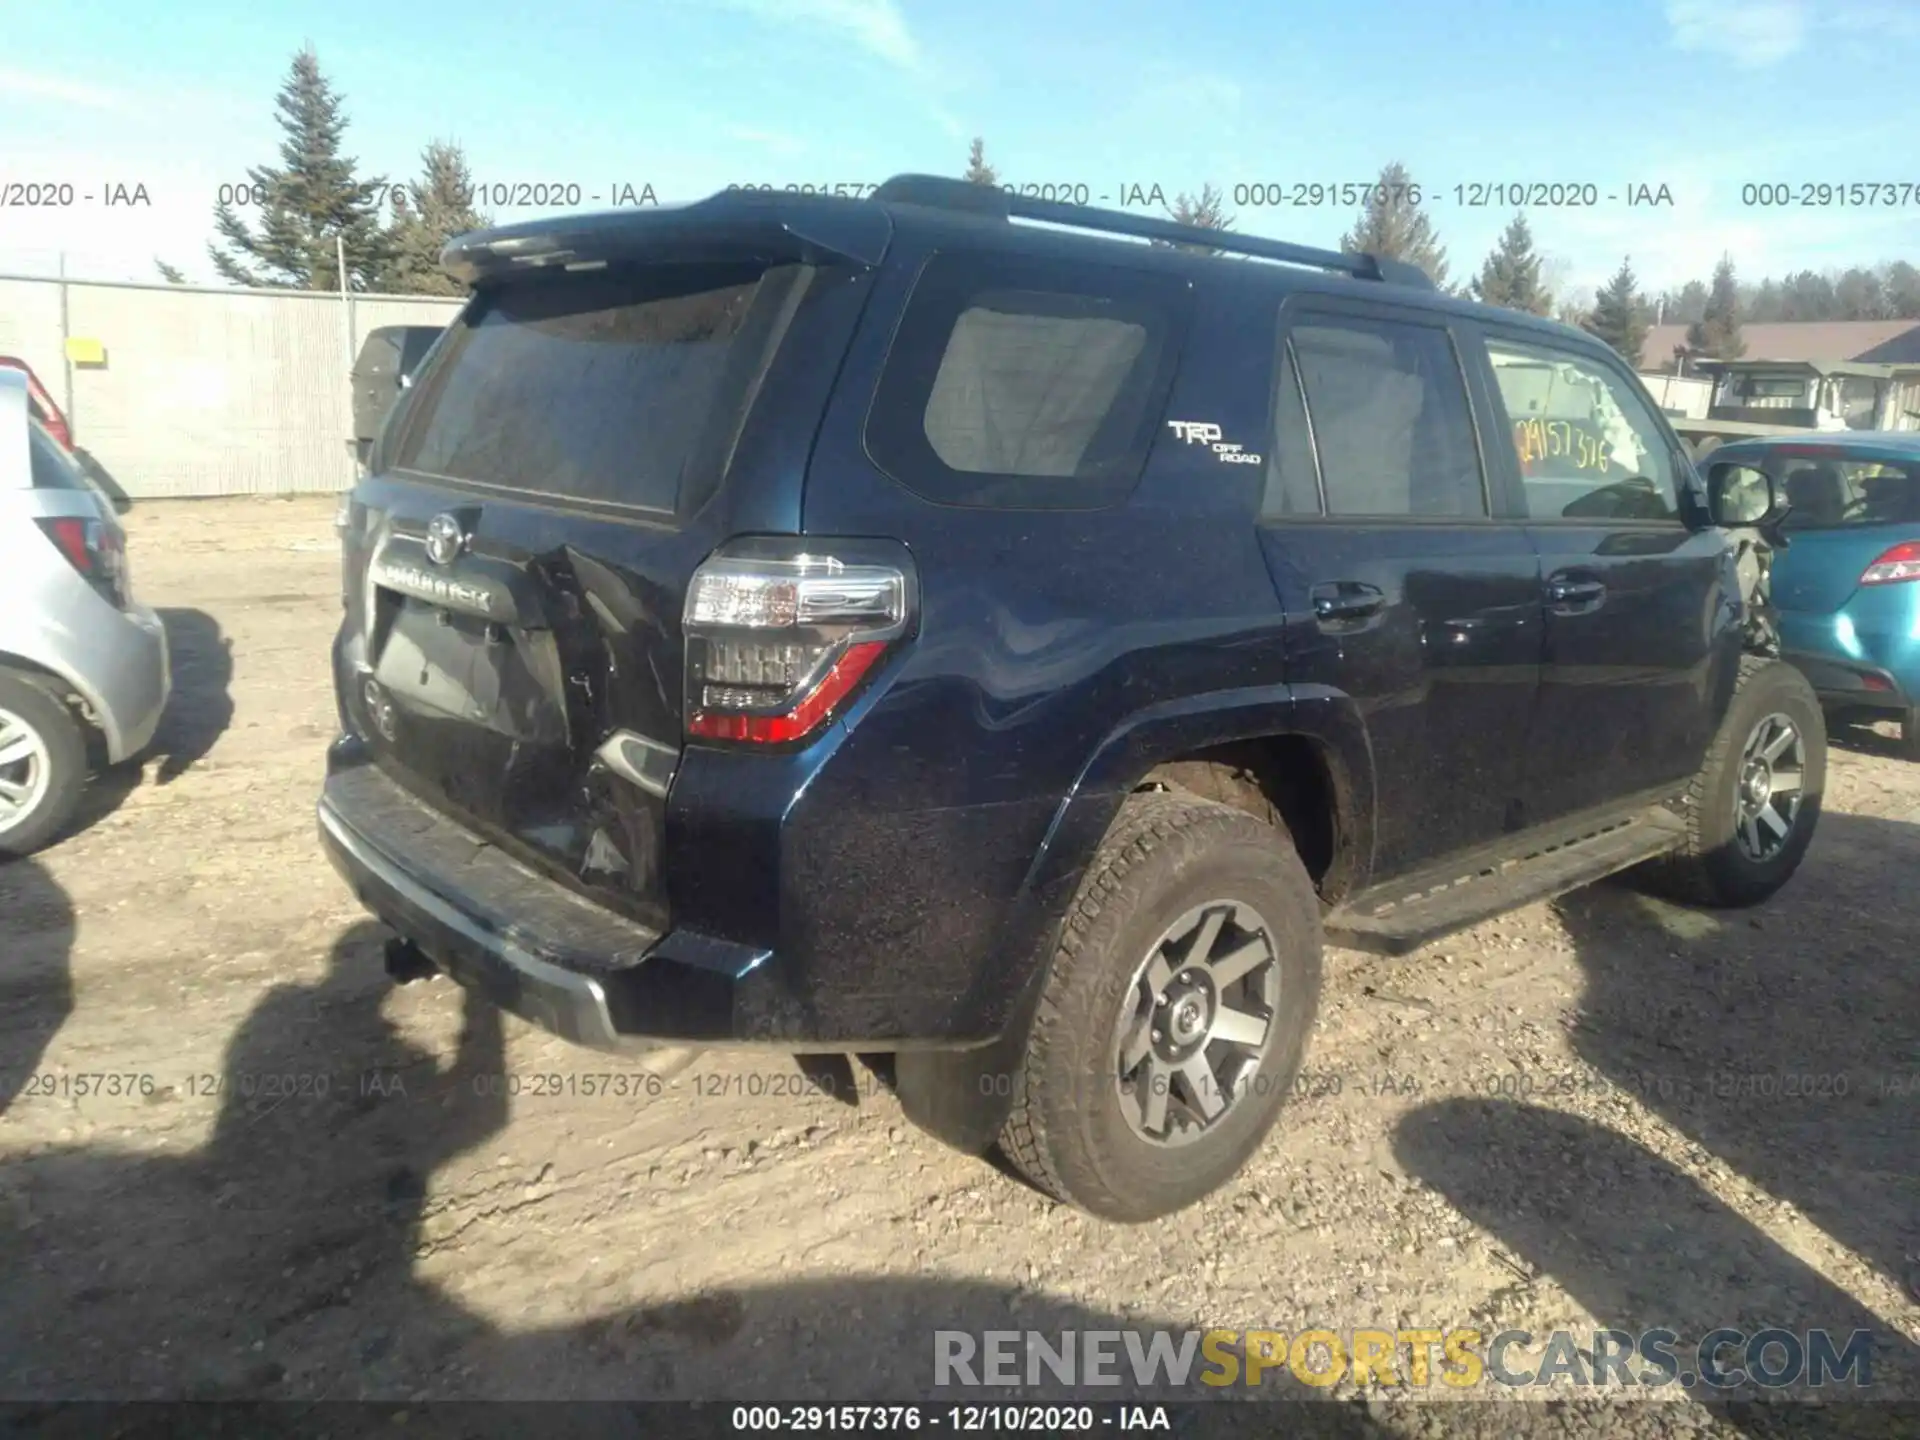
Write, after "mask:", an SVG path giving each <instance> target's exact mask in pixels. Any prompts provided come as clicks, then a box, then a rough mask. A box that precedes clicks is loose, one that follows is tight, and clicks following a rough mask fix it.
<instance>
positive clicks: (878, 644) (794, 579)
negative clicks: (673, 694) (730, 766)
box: [684, 541, 914, 745]
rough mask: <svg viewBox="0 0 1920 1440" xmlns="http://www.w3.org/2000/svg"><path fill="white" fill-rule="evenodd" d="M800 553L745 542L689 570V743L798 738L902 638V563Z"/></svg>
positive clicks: (907, 585) (909, 599)
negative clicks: (776, 550) (690, 578)
mask: <svg viewBox="0 0 1920 1440" xmlns="http://www.w3.org/2000/svg"><path fill="white" fill-rule="evenodd" d="M806 543H807V545H808V549H807V551H806V553H788V554H784V555H782V554H779V553H776V552H775V546H774V544H772V543H770V542H764V541H754V542H747V543H746V545H744V546H742V547H740V548H738V549H735V548H733V547H729V549H728V550H727V551H725V552H722V553H719V554H716V555H714V556H713V557H712V558H710V559H709V560H707V562H706V563H705V564H703V565H702V566H701V567H700V568H699V569H698V570H696V571H695V572H694V574H693V580H692V583H691V584H690V585H689V586H688V589H687V604H686V610H685V615H684V621H685V628H686V635H687V697H686V698H687V704H686V715H687V718H686V731H687V735H688V737H689V738H691V739H696V740H731V741H738V742H743V743H746V744H754V745H782V744H788V743H791V742H793V741H796V740H804V739H806V738H807V737H808V736H809V735H812V734H813V733H814V732H815V731H817V730H819V729H820V728H821V727H822V726H823V725H825V724H826V722H827V721H828V720H829V719H830V718H831V717H832V716H833V715H834V714H835V713H836V712H837V711H838V710H839V709H840V708H841V706H842V705H843V704H844V702H845V701H847V700H848V699H849V698H850V697H851V696H852V695H853V694H854V693H855V692H856V691H857V690H858V689H859V688H860V686H861V684H862V683H863V682H864V681H865V680H866V679H867V677H868V676H869V675H870V674H872V673H873V671H874V670H875V668H876V667H877V666H878V665H879V664H880V662H881V660H882V659H883V658H884V657H885V656H886V654H887V653H888V651H889V650H891V649H892V648H893V647H894V646H895V645H896V644H897V643H898V642H900V641H901V640H902V639H904V637H905V636H906V634H907V632H908V629H909V625H910V621H911V618H912V610H913V603H914V602H913V584H912V577H911V575H910V574H909V572H908V568H907V565H906V563H905V559H904V553H903V555H902V561H901V563H900V564H897V565H896V564H892V563H886V562H884V561H876V560H875V559H874V558H873V557H872V556H871V555H870V554H865V553H849V554H847V555H845V556H843V555H841V554H837V553H835V549H836V547H834V546H833V545H832V544H831V543H830V542H829V543H822V542H818V541H809V542H806ZM870 548H871V547H869V546H867V545H859V544H855V545H854V546H853V547H852V549H853V550H854V551H860V552H865V551H868V550H870Z"/></svg>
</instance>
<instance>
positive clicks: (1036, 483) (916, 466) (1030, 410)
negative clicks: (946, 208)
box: [867, 253, 1186, 509]
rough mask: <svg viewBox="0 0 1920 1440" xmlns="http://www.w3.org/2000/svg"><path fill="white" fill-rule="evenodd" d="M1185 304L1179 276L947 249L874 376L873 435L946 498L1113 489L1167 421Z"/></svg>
mask: <svg viewBox="0 0 1920 1440" xmlns="http://www.w3.org/2000/svg"><path fill="white" fill-rule="evenodd" d="M1185 307H1186V292H1185V287H1184V285H1183V284H1181V283H1180V282H1178V281H1176V280H1173V279H1171V278H1170V277H1164V276H1157V275H1150V274H1146V273H1143V272H1137V271H1128V270H1119V269H1114V268H1110V267H1106V266H1082V265H1075V266H1066V265H1061V264H1059V263H1057V262H1052V261H1044V260H1033V259H1027V258H1015V257H1006V256H996V257H988V256H984V255H966V254H959V253H951V254H943V255H937V256H935V257H934V258H933V259H932V260H931V261H929V262H928V264H927V266H926V268H925V269H924V270H923V271H922V272H921V275H920V278H919V280H918V281H917V282H916V284H915V286H914V291H913V297H912V299H911V300H910V301H909V302H908V304H907V310H906V313H905V315H904V316H903V317H902V318H901V322H900V329H899V333H898V334H897V335H896V337H895V339H894V345H893V349H892V352H891V354H890V355H889V358H888V361H887V368H886V370H885V371H884V372H883V373H882V375H881V377H880V384H879V387H878V389H877V390H876V392H875V395H874V403H873V409H872V411H871V413H870V415H869V417H868V421H867V448H868V451H869V453H871V454H872V456H873V457H874V459H875V460H876V461H877V462H878V463H879V464H880V466H881V467H882V468H883V469H885V470H886V471H887V473H888V474H890V475H892V476H893V477H894V479H896V480H898V481H899V482H900V483H901V484H903V485H905V486H906V487H907V488H908V489H910V490H913V491H915V492H917V493H919V494H921V495H924V496H926V497H927V498H928V499H930V500H935V501H938V502H941V503H943V504H949V505H980V506H995V507H1002V508H1008V509H1089V508H1095V507H1098V506H1101V505H1108V504H1113V503H1115V502H1117V501H1119V500H1121V499H1123V498H1125V496H1126V495H1127V493H1128V492H1129V491H1130V490H1131V489H1132V488H1133V486H1134V484H1135V482H1136V481H1137V480H1138V479H1139V477H1140V470H1141V467H1142V465H1143V464H1144V463H1145V460H1146V456H1147V451H1148V450H1149V449H1150V448H1151V446H1152V443H1153V439H1154V436H1155V434H1156V433H1157V430H1158V422H1159V416H1160V412H1161V410H1162V408H1163V407H1164V405H1165V402H1166V393H1167V388H1168V385H1169V383H1170V382H1171V379H1172V373H1173V364H1174V361H1175V359H1176V355H1177V350H1178V342H1179V331H1180V329H1181V326H1182V323H1183V321H1184V316H1185Z"/></svg>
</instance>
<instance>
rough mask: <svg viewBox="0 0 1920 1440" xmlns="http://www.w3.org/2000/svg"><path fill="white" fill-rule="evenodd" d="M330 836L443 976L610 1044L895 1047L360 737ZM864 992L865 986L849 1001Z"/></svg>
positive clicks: (765, 956) (736, 949) (328, 825)
mask: <svg viewBox="0 0 1920 1440" xmlns="http://www.w3.org/2000/svg"><path fill="white" fill-rule="evenodd" d="M329 769H330V774H329V775H328V777H327V781H326V787H325V789H324V791H323V792H322V795H321V799H320V804H319V814H318V818H319V830H320V840H321V844H322V846H323V848H324V849H325V850H326V852H327V855H328V858H329V859H330V860H331V861H332V862H333V865H334V868H335V869H336V870H338V871H339V872H340V874H341V875H342V876H343V877H344V878H345V880H346V882H347V884H348V885H349V886H350V887H351V888H352V890H353V892H354V895H355V896H356V897H357V898H358V899H359V900H360V903H361V904H363V905H365V906H366V907H367V909H369V910H370V911H372V912H373V913H374V914H375V915H376V916H378V917H379V918H380V919H381V920H382V921H383V922H384V923H385V924H387V925H388V926H390V927H391V928H392V929H393V930H394V931H395V932H397V933H398V934H399V935H400V936H401V937H402V938H404V939H407V940H410V941H412V942H413V943H414V944H415V945H416V946H418V947H419V949H420V950H421V951H422V952H424V953H425V954H426V956H427V957H428V958H429V959H431V960H432V961H433V962H434V963H435V964H436V965H437V966H439V968H440V969H441V970H442V971H444V972H445V973H446V974H447V975H449V976H450V977H451V978H453V979H454V980H455V981H457V982H458V983H459V984H460V985H462V986H463V987H465V988H467V989H469V990H472V991H474V992H476V993H478V994H480V995H482V996H483V997H485V998H486V999H488V1000H489V1001H491V1002H492V1003H493V1004H495V1005H498V1006H499V1007H500V1008H501V1009H503V1010H506V1011H508V1012H509V1013H511V1014H514V1015H517V1016H519V1017H520V1018H522V1019H524V1020H526V1021H529V1022H530V1023H532V1024H534V1025H537V1026H539V1027H540V1028H541V1029H544V1030H547V1031H549V1032H551V1033H553V1034H555V1035H558V1036H560V1037H561V1038H562V1039H566V1040H570V1041H572V1042H574V1043H576V1044H579V1045H584V1046H588V1047H591V1048H594V1049H598V1050H610V1051H621V1052H632V1051H646V1050H650V1049H653V1048H656V1047H659V1046H712V1045H722V1046H734V1045H752V1044H766V1045H770V1046H778V1047H780V1048H782V1049H788V1050H792V1049H806V1048H808V1047H809V1046H811V1047H814V1048H820V1049H846V1050H858V1049H864V1048H875V1049H890V1048H897V1045H898V1041H897V1040H888V1041H886V1042H885V1043H879V1042H877V1041H876V1040H875V1039H874V1038H873V1037H874V1035H875V1034H883V1033H885V1032H886V1029H887V1027H886V1025H885V1024H884V1020H883V1019H882V1017H875V1016H873V1014H872V1011H871V1009H870V1008H867V1009H866V1013H865V1015H864V1016H862V1017H860V1018H865V1019H882V1023H880V1024H878V1025H877V1026H876V1027H875V1030H874V1031H866V1030H864V1029H863V1028H862V1027H861V1026H860V1025H859V1023H858V1020H857V1019H856V1018H855V1017H854V1016H853V1015H850V1014H848V1013H847V1012H846V1009H845V1007H844V1006H840V1005H834V1004H831V1003H827V1004H822V1003H821V1001H822V998H823V997H819V996H817V995H807V996H804V997H803V996H802V995H800V994H797V993H796V990H797V989H799V988H801V987H796V986H795V985H793V984H792V983H791V981H790V980H788V979H786V978H784V977H783V976H782V975H781V973H780V970H781V967H780V966H779V965H778V964H777V963H776V962H775V961H774V957H773V956H771V955H770V954H769V953H768V952H765V951H756V950H753V949H750V948H748V947H746V946H741V945H737V944H732V943H729V942H725V941H720V940H716V939H713V938H711V937H708V936H703V935H698V934H694V933H691V932H688V931H686V930H685V929H678V930H674V931H670V932H668V933H667V934H665V935H660V934H656V933H655V932H653V931H652V930H649V929H648V928H647V927H646V926H643V925H641V924H639V923H638V922H636V921H633V920H630V919H628V918H627V917H625V916H621V915H616V914H614V913H613V912H612V911H610V910H608V909H607V908H606V907H604V906H602V905H598V904H596V903H594V902H593V901H591V900H589V899H587V898H585V897H584V896H581V895H579V894H576V893H575V892H574V891H573V890H571V889H569V888H568V887H567V886H565V885H563V884H561V883H560V882H558V881H556V880H553V879H551V878H549V877H547V876H545V875H542V874H540V873H538V872H537V871H535V870H533V869H532V868H530V867H528V866H526V865H524V864H522V863H521V862H520V861H518V860H517V859H515V858H513V857H512V856H509V855H508V854H506V853H505V852H503V851H502V850H500V849H498V848H496V847H495V846H493V845H491V844H489V843H487V842H486V840H485V839H484V838H483V837H481V836H480V835H479V834H477V833H476V832H474V831H473V830H471V829H469V828H467V827H466V826H465V825H463V824H461V823H460V822H459V821H458V820H456V819H454V818H452V817H451V816H448V815H446V814H445V813H443V812H441V811H440V810H438V809H436V808H434V807H432V806H429V805H427V804H425V803H423V802H422V801H420V800H418V799H416V798H415V797H414V796H413V795H412V794H410V793H409V792H408V791H407V790H405V789H404V788H403V787H402V786H401V785H400V784H399V783H397V782H396V781H395V780H394V779H393V778H391V777H390V776H389V775H387V774H386V772H384V771H383V770H381V769H380V768H379V767H378V766H376V765H374V764H373V763H371V762H370V761H368V760H367V759H366V758H364V751H361V750H359V748H358V746H357V744H356V742H353V741H351V740H347V741H342V742H340V743H338V744H336V746H335V747H334V750H333V752H331V753H330V755H329ZM847 998H848V999H849V1000H852V1001H854V1002H855V1008H856V1009H860V1008H862V1007H859V1006H858V1004H857V1002H858V1000H859V999H860V998H862V997H847Z"/></svg>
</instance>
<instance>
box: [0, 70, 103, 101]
mask: <svg viewBox="0 0 1920 1440" xmlns="http://www.w3.org/2000/svg"><path fill="white" fill-rule="evenodd" d="M0 95H17V96H21V97H24V98H27V99H33V100H54V101H58V102H59V103H61V104H63V105H84V106H86V107H88V108H89V109H93V110H118V109H120V108H121V107H122V105H123V103H124V102H123V100H122V97H121V96H119V95H117V94H115V93H114V92H113V91H111V90H107V89H104V88H102V87H101V86H98V85H86V84H82V83H81V82H80V81H78V80H68V79H66V78H64V77H62V76H59V75H41V74H36V73H34V72H33V71H31V70H14V69H10V68H5V67H0Z"/></svg>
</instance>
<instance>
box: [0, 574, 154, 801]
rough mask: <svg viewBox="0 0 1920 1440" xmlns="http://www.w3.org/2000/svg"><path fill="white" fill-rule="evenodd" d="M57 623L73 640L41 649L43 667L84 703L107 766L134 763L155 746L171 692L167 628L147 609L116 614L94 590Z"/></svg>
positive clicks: (138, 606)
mask: <svg viewBox="0 0 1920 1440" xmlns="http://www.w3.org/2000/svg"><path fill="white" fill-rule="evenodd" d="M59 618H60V619H62V620H63V621H65V622H66V624H67V626H68V634H69V635H70V636H71V637H72V638H71V639H70V640H68V641H67V642H65V643H60V644H51V643H50V644H48V645H46V646H44V647H42V653H43V654H44V655H45V657H46V660H45V661H44V662H43V663H47V665H48V668H49V669H51V670H53V671H54V673H55V674H57V675H59V676H60V677H61V678H62V679H64V680H66V681H67V683H68V684H70V685H71V686H72V687H73V688H74V689H75V690H76V691H77V692H78V693H79V694H80V695H81V697H82V698H83V699H85V700H86V702H87V707H88V708H89V709H90V710H91V711H92V712H93V718H94V722H95V723H96V724H97V725H98V726H99V727H100V735H101V738H102V739H103V740H104V742H105V744H106V751H107V761H108V763H109V764H115V765H117V764H119V763H120V762H121V761H122V760H127V759H131V758H132V757H133V756H135V755H138V754H139V753H140V752H141V751H142V750H145V749H146V748H147V746H148V745H149V744H150V743H152V741H153V735H154V731H155V730H157V729H158V728H159V726H160V716H161V714H162V713H163V712H164V711H165V710H166V708H167V698H168V696H169V695H171V694H172V691H173V675H172V666H171V662H170V660H169V657H168V653H167V630H166V626H165V625H164V624H162V623H161V620H160V617H159V616H158V615H156V614H155V613H154V612H153V611H152V610H150V609H149V608H147V607H146V606H145V605H140V604H134V605H132V606H130V607H129V608H128V609H126V610H125V611H121V610H116V609H115V608H114V607H113V606H111V605H109V604H108V603H107V602H106V601H104V600H102V599H100V598H99V597H98V596H96V595H94V594H93V593H92V591H91V590H89V591H88V592H87V593H86V594H85V595H84V596H82V597H80V599H79V601H78V602H77V603H76V606H75V608H74V610H73V612H72V613H70V614H63V615H61V616H60V617H59ZM28 654H29V658H39V657H38V656H35V655H34V654H33V652H32V651H29V652H28Z"/></svg>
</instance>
